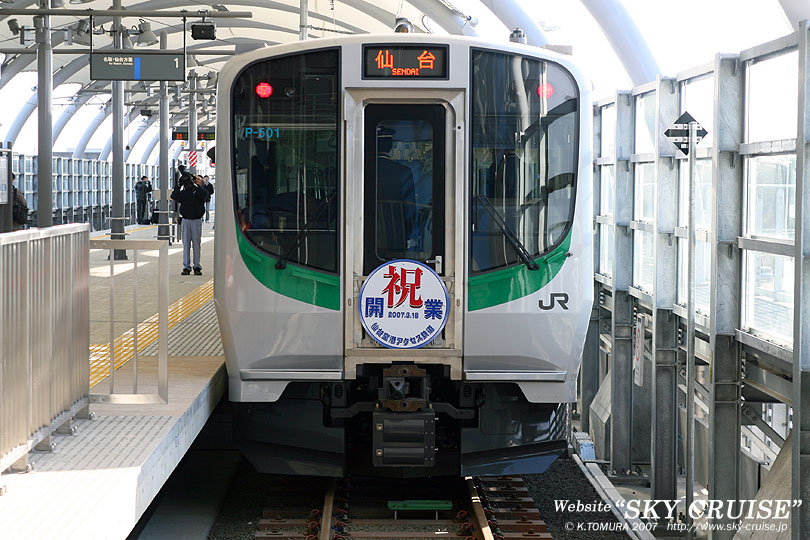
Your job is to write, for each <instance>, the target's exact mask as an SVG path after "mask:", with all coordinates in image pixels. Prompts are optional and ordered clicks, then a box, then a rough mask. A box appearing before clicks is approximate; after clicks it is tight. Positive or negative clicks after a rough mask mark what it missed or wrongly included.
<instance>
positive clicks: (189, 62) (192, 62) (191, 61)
mask: <svg viewBox="0 0 810 540" xmlns="http://www.w3.org/2000/svg"><path fill="white" fill-rule="evenodd" d="M195 67H200V64H198V63H197V59H196V58H194V55H193V54H189V55H188V57H187V58H186V68H195Z"/></svg>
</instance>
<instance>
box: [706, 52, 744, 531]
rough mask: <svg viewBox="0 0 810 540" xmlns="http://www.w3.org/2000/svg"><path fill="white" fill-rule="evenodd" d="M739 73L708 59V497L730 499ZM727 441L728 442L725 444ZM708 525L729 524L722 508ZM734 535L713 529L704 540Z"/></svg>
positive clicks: (736, 374) (736, 424) (736, 467)
mask: <svg viewBox="0 0 810 540" xmlns="http://www.w3.org/2000/svg"><path fill="white" fill-rule="evenodd" d="M744 92H745V74H744V70H743V69H742V66H740V62H739V59H738V56H736V55H734V56H730V55H717V57H716V58H715V63H714V107H715V108H714V129H715V131H716V133H715V134H714V147H713V153H712V193H713V196H712V207H713V208H714V213H713V218H712V220H713V221H712V230H711V237H710V242H709V243H710V248H711V258H712V266H711V269H712V270H711V285H712V287H711V298H710V304H709V345H710V347H711V357H712V363H711V365H710V367H709V373H710V380H709V384H710V396H709V398H710V399H709V440H708V445H707V446H708V452H709V460H708V461H709V479H708V480H709V500H722V501H727V500H737V499H739V495H740V479H739V476H740V444H739V441H740V421H741V418H740V393H741V387H740V382H741V377H742V374H741V367H740V351H739V345H738V344H737V342H736V339H735V330H736V329H737V328H740V295H741V294H742V291H743V288H742V284H741V280H740V273H741V271H742V261H741V260H740V259H741V252H740V250H739V249H738V248H737V247H736V243H737V238H738V237H739V236H742V233H743V225H742V218H743V204H744V196H743V163H744V162H743V160H742V159H741V158H740V155H739V153H738V148H739V144H740V143H742V142H743V121H742V118H743V114H742V111H743V107H744ZM732 442H733V443H734V444H732ZM721 516H722V517H721V519H717V520H712V523H721V524H731V523H733V521H734V520H731V519H728V518H727V517H726V516H728V512H721ZM733 537H734V531H733V530H731V529H728V530H717V531H711V532H710V533H709V538H712V539H728V540H730V539H731V538H733Z"/></svg>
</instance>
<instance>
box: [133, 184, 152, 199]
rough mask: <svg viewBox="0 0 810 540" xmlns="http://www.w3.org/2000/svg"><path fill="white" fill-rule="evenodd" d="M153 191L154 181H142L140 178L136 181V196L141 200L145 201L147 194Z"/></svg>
mask: <svg viewBox="0 0 810 540" xmlns="http://www.w3.org/2000/svg"><path fill="white" fill-rule="evenodd" d="M150 193H152V182H150V181H149V180H147V181H146V182H142V181H141V180H138V181H137V182H135V198H136V199H137V200H139V201H145V200H146V198H147V196H148V195H149V194H150Z"/></svg>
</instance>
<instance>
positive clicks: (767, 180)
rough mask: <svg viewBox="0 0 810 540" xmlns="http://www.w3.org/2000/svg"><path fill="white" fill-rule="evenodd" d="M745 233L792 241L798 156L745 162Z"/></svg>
mask: <svg viewBox="0 0 810 540" xmlns="http://www.w3.org/2000/svg"><path fill="white" fill-rule="evenodd" d="M746 184H747V188H748V190H747V193H746V205H747V209H746V220H745V221H746V234H747V235H749V236H765V237H769V238H782V239H789V240H792V239H793V238H794V235H795V232H796V154H790V155H780V156H757V157H752V158H747V159H746Z"/></svg>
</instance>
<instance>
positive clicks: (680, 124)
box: [664, 112, 709, 156]
mask: <svg viewBox="0 0 810 540" xmlns="http://www.w3.org/2000/svg"><path fill="white" fill-rule="evenodd" d="M690 122H697V120H695V119H694V118H692V115H691V114H689V113H688V112H684V113H683V114H682V115H681V116H680V118H678V119H677V120H675V123H674V124H672V125H671V126H669V129H667V130H666V131H665V132H664V136H665V137H666V138H667V139H669V140H670V141H671V142H672V143H673V144H674V145H675V146H677V147H678V149H679V150H680V151H681V152H683V153H684V154H685V155H687V156H688V155H689V123H690ZM708 133H709V132H708V131H706V130H705V129H703V127H702V126H701V125H700V124H698V126H697V139H696V140H695V146H697V145H698V143H700V141H701V140H703V137H705V136H706V135H707V134H708Z"/></svg>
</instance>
